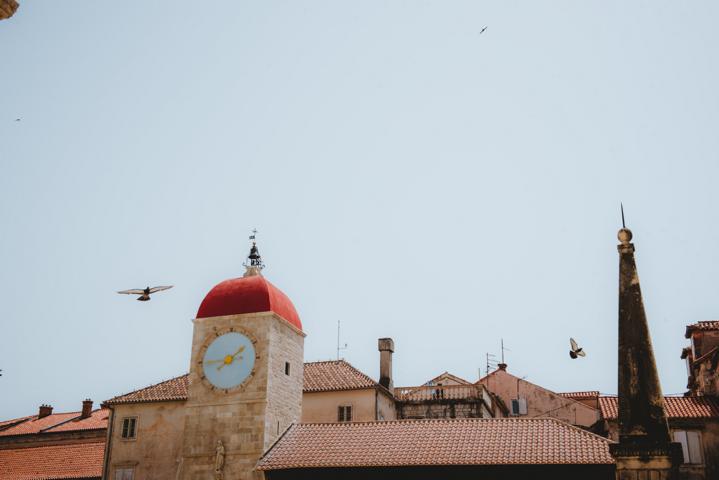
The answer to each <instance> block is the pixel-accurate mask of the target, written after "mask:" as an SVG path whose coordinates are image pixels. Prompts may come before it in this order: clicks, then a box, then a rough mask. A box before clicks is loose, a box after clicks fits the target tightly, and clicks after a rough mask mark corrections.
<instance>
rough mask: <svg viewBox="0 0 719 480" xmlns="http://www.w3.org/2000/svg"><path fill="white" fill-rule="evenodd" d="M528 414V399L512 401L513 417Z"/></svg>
mask: <svg viewBox="0 0 719 480" xmlns="http://www.w3.org/2000/svg"><path fill="white" fill-rule="evenodd" d="M526 414H527V399H526V398H514V399H512V415H526Z"/></svg>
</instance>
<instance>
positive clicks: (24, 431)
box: [0, 412, 80, 437]
mask: <svg viewBox="0 0 719 480" xmlns="http://www.w3.org/2000/svg"><path fill="white" fill-rule="evenodd" d="M78 415H80V413H79V412H71V413H53V414H52V415H48V416H46V417H43V418H37V415H34V416H32V417H30V419H29V420H26V421H24V422H21V423H18V424H17V425H15V426H13V427H9V428H6V429H4V430H0V437H5V436H8V435H28V434H31V433H40V432H41V431H42V430H45V429H46V428H50V427H54V426H55V425H58V424H60V423H62V422H66V421H67V420H70V419H72V418H75V417H77V416H78Z"/></svg>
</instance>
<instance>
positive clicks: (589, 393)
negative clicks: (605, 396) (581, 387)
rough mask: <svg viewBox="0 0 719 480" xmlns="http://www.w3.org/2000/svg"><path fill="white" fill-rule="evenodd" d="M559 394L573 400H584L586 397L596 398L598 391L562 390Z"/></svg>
mask: <svg viewBox="0 0 719 480" xmlns="http://www.w3.org/2000/svg"><path fill="white" fill-rule="evenodd" d="M560 395H561V396H563V397H567V398H573V399H574V400H580V399H581V400H584V399H587V398H597V397H598V396H599V391H598V390H590V391H587V392H562V393H560Z"/></svg>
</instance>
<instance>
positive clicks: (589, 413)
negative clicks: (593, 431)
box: [480, 370, 599, 427]
mask: <svg viewBox="0 0 719 480" xmlns="http://www.w3.org/2000/svg"><path fill="white" fill-rule="evenodd" d="M480 383H482V384H483V385H484V386H486V387H487V389H488V390H489V391H490V392H492V393H494V394H496V395H498V396H499V397H500V398H501V399H502V401H503V402H504V403H505V404H506V405H507V408H509V409H510V412H511V409H512V399H516V398H525V399H526V400H527V415H526V416H527V417H554V418H558V419H560V420H562V421H564V422H567V423H571V424H573V425H581V426H584V427H590V426H592V425H594V423H595V422H597V420H599V410H597V409H595V408H592V407H590V406H588V405H585V404H583V403H580V402H577V401H575V400H572V399H570V398H566V397H563V396H561V395H558V394H557V393H555V392H552V391H551V390H547V389H545V388H542V387H540V386H539V385H535V384H533V383H530V382H527V381H526V380H522V379H521V378H519V377H515V376H514V375H512V374H510V373H507V372H506V371H505V370H497V371H495V372H493V373H491V374H490V375H488V376H486V377H484V378H483V379H481V380H480Z"/></svg>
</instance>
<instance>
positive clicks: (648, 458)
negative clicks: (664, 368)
mask: <svg viewBox="0 0 719 480" xmlns="http://www.w3.org/2000/svg"><path fill="white" fill-rule="evenodd" d="M623 217H624V213H623V212H622V223H624V222H623V220H624V218H623ZM617 237H618V238H619V242H620V244H619V245H618V246H617V249H618V250H619V355H618V361H619V362H618V373H619V386H618V393H619V443H618V444H613V445H611V446H610V451H611V453H612V455H613V456H614V457H615V459H616V461H617V467H616V468H617V478H622V479H625V478H626V479H635V478H636V479H640V478H655V477H654V476H651V477H645V476H644V475H656V478H657V479H662V480H664V479H672V478H675V475H676V472H677V467H678V464H679V462H680V461H681V455H682V454H681V445H679V444H677V443H671V439H670V436H669V427H668V424H667V417H666V413H665V411H664V397H663V395H662V389H661V386H660V384H659V375H658V374H657V366H656V362H655V361H654V351H653V349H652V341H651V338H650V336H649V326H648V324H647V317H646V314H645V313H644V301H643V300H642V291H641V288H640V286H639V275H638V274H637V265H636V262H635V260H634V244H632V243H631V240H632V232H631V231H630V230H629V229H628V228H626V227H623V228H622V229H621V230H619V233H618V234H617ZM622 472H624V473H622ZM649 472H652V473H649Z"/></svg>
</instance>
